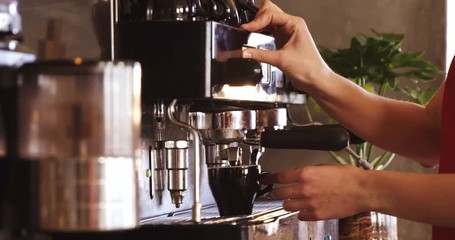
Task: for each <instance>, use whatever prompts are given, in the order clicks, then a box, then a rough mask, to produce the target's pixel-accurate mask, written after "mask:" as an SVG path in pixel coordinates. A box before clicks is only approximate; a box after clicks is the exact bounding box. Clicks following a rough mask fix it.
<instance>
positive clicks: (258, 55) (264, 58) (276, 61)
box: [242, 48, 282, 67]
mask: <svg viewBox="0 0 455 240" xmlns="http://www.w3.org/2000/svg"><path fill="white" fill-rule="evenodd" d="M242 58H247V59H253V60H256V61H258V62H263V63H268V64H271V65H273V66H276V67H280V62H281V59H282V56H281V52H280V51H279V50H277V51H272V50H262V49H255V48H247V49H245V50H243V52H242Z"/></svg>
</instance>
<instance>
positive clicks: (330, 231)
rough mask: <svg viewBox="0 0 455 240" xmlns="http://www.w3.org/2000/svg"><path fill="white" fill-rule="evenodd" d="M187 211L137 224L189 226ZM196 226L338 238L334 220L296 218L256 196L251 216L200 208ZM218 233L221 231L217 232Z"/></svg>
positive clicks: (248, 235) (260, 235) (249, 235)
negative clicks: (257, 198)
mask: <svg viewBox="0 0 455 240" xmlns="http://www.w3.org/2000/svg"><path fill="white" fill-rule="evenodd" d="M190 214H191V213H190V212H189V211H182V212H178V213H175V214H172V215H168V216H159V217H156V218H151V219H145V220H143V221H141V225H148V224H151V225H157V226H159V225H175V226H179V225H191V224H193V223H192V222H191V220H190V218H191V215H190ZM201 214H202V219H201V222H200V223H199V225H202V226H204V225H223V226H226V227H229V226H232V227H235V226H238V227H239V228H241V229H243V230H242V231H244V232H245V234H244V235H243V236H244V237H243V238H242V239H248V240H255V239H257V240H263V239H295V240H297V239H325V237H327V236H331V239H333V240H337V239H338V237H337V236H338V221H337V220H330V221H315V222H305V221H300V220H298V219H297V212H287V211H285V210H284V209H283V208H282V202H281V201H278V200H264V199H260V200H259V201H257V202H256V203H255V205H254V209H253V213H252V214H251V215H244V216H236V217H225V218H223V217H220V216H219V214H218V210H217V208H216V206H213V205H212V206H205V207H204V208H203V209H202V212H201ZM220 234H221V233H220Z"/></svg>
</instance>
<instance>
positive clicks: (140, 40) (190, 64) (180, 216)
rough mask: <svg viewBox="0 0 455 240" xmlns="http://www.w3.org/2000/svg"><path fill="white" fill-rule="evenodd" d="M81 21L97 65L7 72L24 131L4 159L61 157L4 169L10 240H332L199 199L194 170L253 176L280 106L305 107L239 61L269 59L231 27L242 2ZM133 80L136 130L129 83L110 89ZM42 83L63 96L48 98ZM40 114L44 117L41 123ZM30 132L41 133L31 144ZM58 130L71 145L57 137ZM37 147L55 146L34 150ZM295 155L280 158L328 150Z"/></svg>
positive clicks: (327, 234)
mask: <svg viewBox="0 0 455 240" xmlns="http://www.w3.org/2000/svg"><path fill="white" fill-rule="evenodd" d="M92 10H93V11H92V12H93V19H92V20H93V23H94V28H95V31H96V33H97V36H98V41H99V45H100V48H101V55H102V56H101V58H102V59H103V61H101V62H88V63H83V62H79V61H74V62H64V63H62V62H60V63H56V62H51V63H49V62H47V63H46V62H45V63H36V64H30V65H26V66H23V67H21V68H20V70H19V71H18V72H19V73H18V75H19V76H20V77H18V78H16V79H22V80H21V81H19V82H20V83H21V84H19V85H20V86H21V88H20V89H21V90H20V93H21V94H20V96H19V97H17V99H19V104H18V107H17V110H18V111H23V113H21V112H20V113H14V114H12V116H14V117H16V118H18V120H19V121H18V122H19V123H20V124H23V126H24V128H20V131H18V132H17V133H15V134H17V135H19V136H20V138H19V140H13V141H12V142H13V143H14V144H13V145H17V147H18V150H17V152H18V153H17V154H18V155H20V156H19V157H18V158H21V157H24V156H25V157H27V156H28V155H27V154H29V153H30V154H32V155H33V154H36V153H38V155H39V156H43V159H45V158H46V157H47V156H48V155H46V154H48V153H49V152H52V153H54V152H58V153H60V152H62V153H65V154H66V153H67V152H71V154H66V155H58V154H57V156H61V158H65V159H69V158H71V159H75V160H72V161H67V162H64V161H58V159H57V160H55V159H52V160H49V159H48V158H47V159H48V160H44V161H23V160H22V159H21V160H18V162H20V164H13V165H14V166H16V167H12V168H11V169H12V170H11V171H13V172H14V174H16V175H15V176H14V177H11V179H12V181H16V180H18V179H21V178H22V177H20V175H17V173H18V172H19V171H23V172H25V173H26V175H29V176H27V177H26V180H25V181H22V183H21V184H22V185H20V184H19V185H17V186H21V187H24V188H25V189H20V190H17V189H14V190H12V192H14V194H12V195H13V196H14V197H9V193H8V194H5V195H8V197H5V199H6V200H7V201H5V202H8V203H11V202H14V201H15V200H16V199H20V198H23V199H22V200H21V201H18V202H17V203H16V204H13V205H14V207H13V209H15V211H17V212H16V215H18V214H20V211H19V210H20V208H21V207H24V206H26V209H27V214H26V215H24V216H18V222H19V224H12V226H11V227H10V226H1V227H3V230H4V232H6V233H8V235H11V236H13V237H11V239H16V238H18V239H98V240H99V239H128V238H130V239H138V238H143V237H152V238H153V239H155V238H156V239H213V238H214V236H216V238H218V239H336V236H337V222H336V220H333V221H320V222H302V221H299V220H298V219H297V217H296V213H293V212H286V211H284V210H283V208H282V207H281V201H278V200H274V199H272V198H270V197H269V198H267V197H265V198H260V199H257V200H256V202H255V204H254V209H253V213H252V214H251V215H242V216H233V217H220V216H219V213H218V210H217V206H216V204H215V200H214V198H213V196H212V193H211V190H210V187H209V183H208V174H207V169H208V168H211V167H234V166H239V165H259V166H260V158H261V155H262V153H263V152H264V150H265V148H264V147H266V146H267V147H274V146H275V147H280V148H286V145H284V146H282V145H280V144H276V143H274V142H273V140H276V137H274V136H273V134H274V133H275V132H280V131H285V129H287V128H290V127H291V125H292V122H290V121H289V120H288V116H287V115H288V110H287V107H288V106H289V105H290V104H305V94H303V93H301V92H298V91H296V90H295V89H294V88H293V87H292V85H291V84H290V82H289V81H288V79H286V77H285V76H284V75H283V73H282V72H281V71H280V70H279V69H278V68H276V67H274V66H271V65H269V64H265V63H259V62H256V61H252V60H247V59H242V58H241V50H242V49H244V48H260V49H268V50H275V48H276V47H275V43H274V38H273V37H272V36H270V35H268V34H266V33H250V32H247V31H245V30H242V29H240V28H239V25H240V24H242V23H245V22H248V21H250V20H251V19H253V17H254V15H255V14H256V11H257V7H256V6H255V5H254V1H251V0H245V1H243V0H242V1H241V0H209V1H199V0H148V1H147V0H137V1H129V0H110V1H105V0H97V1H94V5H93V9H92ZM139 64H140V68H139ZM138 69H140V71H139V70H138ZM139 74H140V75H141V77H142V78H141V81H140V88H141V93H140V108H141V110H140V113H141V114H140V116H141V117H140V120H138V119H137V115H135V113H137V105H135V104H137V101H136V100H137V99H136V98H135V96H136V95H135V94H136V93H137V92H136V90H137V89H136V88H135V87H134V86H138V85H137V84H134V86H133V87H132V88H131V86H129V85H128V84H126V85H122V84H123V83H125V80H128V81H135V80H132V79H137V77H138V75H139ZM27 79H32V81H30V82H28V83H29V84H27ZM33 79H36V81H35V80H33ZM128 81H126V82H128ZM37 83H39V84H37ZM117 83H122V84H117ZM40 84H41V85H40ZM46 84H47V85H52V86H54V85H55V86H58V87H55V89H66V91H68V92H67V93H65V92H62V93H61V92H58V91H59V90H58V91H57V93H58V94H55V91H56V90H55V89H54V88H52V87H50V88H46V86H47V85H46ZM92 85H93V86H92ZM36 86H39V87H40V88H39V89H38V90H40V89H41V87H43V89H45V91H42V90H40V91H38V90H37V87H36ZM100 86H102V87H100ZM71 87H74V90H75V91H70V90H69V89H71ZM65 94H66V95H65ZM131 96H133V100H134V101H133V100H131V99H130V97H131ZM67 98H69V99H70V100H71V101H74V102H75V103H72V105H71V104H68V103H67V102H68V101H66V100H64V101H63V100H62V99H67ZM124 99H130V100H131V101H129V100H128V101H126V100H125V101H124ZM3 102H5V101H3ZM101 103H103V104H101ZM130 103H131V104H130ZM132 103H135V104H132ZM40 104H42V105H40ZM59 104H61V105H59ZM65 104H67V105H65ZM74 104H76V105H74ZM117 105H118V106H121V108H118V106H117ZM65 106H69V110H68V107H65ZM47 108H49V109H52V110H53V111H55V114H54V115H51V114H50V115H49V116H47V115H46V114H45V113H46V111H44V110H43V109H47ZM58 109H61V110H62V111H60V112H59V111H58ZM98 109H102V111H101V112H102V113H103V114H104V115H103V114H100V113H98V112H97V110H98ZM26 110H27V111H26ZM35 111H37V112H40V111H42V115H39V114H38V115H39V116H40V118H39V119H45V120H46V119H47V120H49V122H48V123H50V125H49V124H48V125H39V124H36V122H37V120H36V117H37V116H38V115H36V114H35V115H34V114H29V113H34V112H35ZM122 111H123V113H125V114H122ZM97 114H99V115H97ZM131 114H132V115H131ZM130 115H131V116H130ZM68 116H70V117H68ZM117 119H123V120H125V121H123V122H121V121H118V120H117ZM43 121H44V120H43ZM38 122H39V121H38ZM59 123H60V124H62V125H61V126H60V125H58V124H59ZM52 124H55V126H56V127H55V131H56V132H57V133H55V134H54V133H52V128H51V127H52ZM138 124H140V125H138ZM138 126H140V133H138V135H137V136H136V135H135V134H136V130H138V129H139V128H138ZM0 127H1V126H0ZM34 127H35V128H40V129H45V130H46V131H47V132H46V131H44V130H43V132H46V133H48V134H42V135H40V134H38V135H36V134H35V135H33V134H31V133H35V132H36V131H35V130H34V129H35V128H34ZM68 131H69V132H70V138H71V139H72V140H73V144H74V146H72V145H71V143H70V142H64V141H63V140H62V141H60V139H59V138H58V137H59V136H61V135H62V134H59V133H60V132H62V133H63V132H68ZM117 131H118V134H114V133H117ZM138 131H139V130H138ZM326 132H327V131H326ZM38 133H41V132H40V131H38ZM90 133H92V134H90ZM343 133H344V132H343ZM343 133H342V134H343ZM96 134H99V135H100V136H99V137H98V136H97V135H96ZM265 134H269V135H265ZM317 134H319V135H321V133H319V132H317ZM139 135H140V136H139ZM307 135H308V134H307ZM49 136H54V137H53V138H52V139H50V138H49ZM263 136H267V137H263ZM66 137H67V136H66ZM135 137H136V138H137V141H136V140H135ZM268 138H271V140H270V141H268V142H264V140H263V139H268ZM289 138H290V139H289V140H291V141H292V140H294V141H298V140H299V139H296V138H295V137H294V136H292V137H289ZM322 138H324V140H322V141H321V142H324V143H325V142H327V141H326V140H325V137H322ZM49 139H50V140H49ZM62 139H64V138H62ZM65 139H66V138H65ZM0 140H1V139H0ZM48 140H49V141H52V144H54V145H55V146H58V148H57V149H55V148H45V147H46V145H43V144H44V143H48V142H47V141H48ZM344 140H345V139H344ZM344 140H341V141H340V142H341V144H338V145H342V146H344V145H345V143H346V142H347V140H346V141H344ZM7 141H9V139H7ZM310 142H311V141H310ZM122 143H124V145H122ZM0 144H1V142H0ZM299 144H300V142H299V143H297V144H296V145H295V146H294V147H292V148H307V149H316V150H334V149H336V148H337V147H338V145H337V146H336V147H333V146H330V144H328V145H327V146H323V147H321V146H320V144H319V145H318V144H316V145H317V146H310V147H306V146H305V145H299ZM310 145H311V144H310ZM335 145H336V144H335ZM37 146H38V148H37ZM39 146H42V148H40V147H39ZM98 146H99V149H98V148H97V147H98ZM131 146H135V149H134V150H133V151H132V150H131V148H130V147H131ZM319 148H320V149H319ZM68 149H69V150H68ZM122 149H124V150H125V149H126V150H125V151H123V152H121V153H120V152H119V151H120V150H122ZM90 154H91V155H90ZM125 155H126V156H128V157H127V158H121V159H120V160H119V159H118V158H116V157H114V158H115V159H116V160H117V161H112V159H111V158H112V156H125ZM81 156H82V157H81ZM87 156H89V157H87ZM15 157H16V156H15V155H13V158H15ZM107 157H108V158H107ZM33 158H36V156H35V155H34V156H33ZM133 159H134V161H133ZM12 161H13V162H14V161H16V160H15V159H13V160H12ZM133 162H134V166H133V165H132V163H133ZM115 172H117V173H120V172H121V173H128V174H127V176H128V179H126V180H122V179H118V177H116V175H115V174H114V173H115ZM18 176H19V177H18ZM122 176H125V175H122ZM132 179H136V184H134V182H133V180H132ZM133 185H135V186H133ZM116 186H118V187H117V188H116ZM128 186H129V187H128ZM9 188H10V189H9V190H11V187H9ZM109 189H110V190H109ZM128 189H130V190H131V191H128ZM7 192H8V191H7ZM17 192H19V194H18V193H17ZM20 193H25V195H24V194H20ZM232 194H235V193H232ZM68 199H70V200H74V201H73V202H71V201H69V200H68ZM35 200H36V201H35ZM76 200H77V201H76ZM121 204H126V205H121ZM124 206H126V207H124ZM2 207H4V208H5V209H6V208H7V204H2ZM136 211H137V212H136ZM116 213H117V214H116ZM128 213H130V214H128ZM9 216H11V214H9V215H8V214H3V215H2V218H4V220H3V221H2V223H6V222H7V221H8V220H6V221H5V219H6V218H8V217H9ZM24 218H25V219H24ZM125 219H127V220H131V221H122V220H125ZM0 229H2V228H0ZM0 233H1V230H0ZM1 238H2V235H1V234H0V239H1ZM5 239H10V238H5Z"/></svg>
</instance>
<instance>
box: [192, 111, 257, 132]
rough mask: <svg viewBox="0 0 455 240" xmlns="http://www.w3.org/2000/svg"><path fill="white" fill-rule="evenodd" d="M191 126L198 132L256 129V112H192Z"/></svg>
mask: <svg viewBox="0 0 455 240" xmlns="http://www.w3.org/2000/svg"><path fill="white" fill-rule="evenodd" d="M189 114H190V122H189V124H190V125H191V126H192V127H194V128H195V129H197V130H212V129H230V130H246V129H255V128H256V111H254V110H249V109H248V110H238V111H221V112H190V113H189Z"/></svg>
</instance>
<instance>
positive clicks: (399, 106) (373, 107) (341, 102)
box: [307, 74, 443, 166]
mask: <svg viewBox="0 0 455 240" xmlns="http://www.w3.org/2000/svg"><path fill="white" fill-rule="evenodd" d="M307 91H308V92H309V93H310V94H311V96H312V97H313V98H314V99H315V100H316V101H317V102H318V103H319V104H320V105H321V106H322V107H323V108H324V109H325V111H326V112H327V113H329V114H330V115H331V116H332V117H334V118H335V119H337V120H338V121H339V122H340V123H341V124H342V125H343V126H345V127H346V128H348V129H350V130H351V131H352V132H354V133H356V134H357V135H359V136H361V137H362V138H364V139H365V140H366V141H368V142H371V143H373V144H375V145H377V146H379V147H381V148H383V149H386V150H389V151H392V152H395V153H398V154H400V155H403V156H406V157H409V158H412V159H414V160H416V161H418V162H419V163H421V164H422V165H424V166H434V165H436V164H437V163H438V161H439V152H440V139H441V136H440V134H441V106H442V95H443V88H441V89H440V90H439V91H438V92H437V94H436V95H435V96H434V97H433V99H432V101H431V102H430V103H429V104H428V105H427V106H426V107H424V106H421V105H418V104H415V103H411V102H406V101H399V100H393V99H389V98H384V97H380V96H377V95H374V94H371V93H368V92H366V91H364V90H363V89H361V88H360V87H359V86H357V85H356V84H354V83H352V82H351V81H349V80H347V79H344V78H343V77H341V76H339V75H336V74H332V75H331V76H330V77H328V78H324V79H319V80H318V81H317V85H316V86H314V87H312V88H311V89H307Z"/></svg>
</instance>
